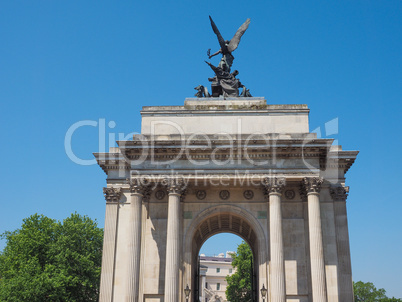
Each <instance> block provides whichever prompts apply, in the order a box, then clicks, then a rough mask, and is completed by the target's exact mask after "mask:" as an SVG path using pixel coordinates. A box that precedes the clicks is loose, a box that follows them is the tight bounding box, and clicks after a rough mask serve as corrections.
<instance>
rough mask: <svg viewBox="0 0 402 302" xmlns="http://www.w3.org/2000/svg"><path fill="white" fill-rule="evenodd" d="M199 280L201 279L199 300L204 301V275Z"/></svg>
mask: <svg viewBox="0 0 402 302" xmlns="http://www.w3.org/2000/svg"><path fill="white" fill-rule="evenodd" d="M201 280H202V281H201V288H200V291H201V301H202V302H204V301H205V292H204V288H205V282H206V276H205V275H203V276H202V279H201Z"/></svg>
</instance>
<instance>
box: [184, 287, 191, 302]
mask: <svg viewBox="0 0 402 302" xmlns="http://www.w3.org/2000/svg"><path fill="white" fill-rule="evenodd" d="M190 293H191V289H190V288H189V287H188V284H187V286H186V288H185V289H184V294H185V295H186V302H188V297H189V296H190Z"/></svg>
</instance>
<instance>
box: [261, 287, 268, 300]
mask: <svg viewBox="0 0 402 302" xmlns="http://www.w3.org/2000/svg"><path fill="white" fill-rule="evenodd" d="M266 295H267V289H266V288H265V285H264V284H263V285H262V288H261V296H262V301H263V302H265V296H266Z"/></svg>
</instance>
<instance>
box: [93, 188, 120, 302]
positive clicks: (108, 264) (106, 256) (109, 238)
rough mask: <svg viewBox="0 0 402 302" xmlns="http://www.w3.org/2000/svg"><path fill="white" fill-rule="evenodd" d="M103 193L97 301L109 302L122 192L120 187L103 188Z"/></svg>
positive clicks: (111, 292) (111, 294)
mask: <svg viewBox="0 0 402 302" xmlns="http://www.w3.org/2000/svg"><path fill="white" fill-rule="evenodd" d="M103 193H104V195H105V199H106V214H105V228H104V235H103V252H102V270H101V282H100V294H99V302H110V301H112V297H113V281H114V265H115V255H116V237H117V222H118V208H119V201H120V197H121V193H122V192H121V188H103Z"/></svg>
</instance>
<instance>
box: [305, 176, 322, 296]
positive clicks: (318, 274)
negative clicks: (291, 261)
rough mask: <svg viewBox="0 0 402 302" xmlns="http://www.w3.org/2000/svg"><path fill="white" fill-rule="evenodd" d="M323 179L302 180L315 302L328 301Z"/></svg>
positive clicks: (306, 178) (308, 178)
mask: <svg viewBox="0 0 402 302" xmlns="http://www.w3.org/2000/svg"><path fill="white" fill-rule="evenodd" d="M322 182H323V180H322V179H321V178H316V177H305V178H304V179H303V181H302V186H303V191H304V194H307V202H308V224H309V237H310V263H311V286H312V291H313V302H325V301H327V291H326V281H325V261H324V247H323V243H322V228H321V210H320V190H321V184H322Z"/></svg>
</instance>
